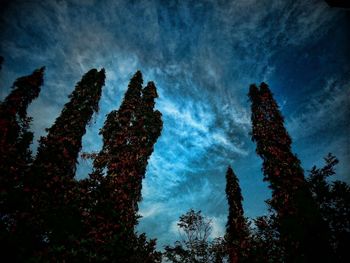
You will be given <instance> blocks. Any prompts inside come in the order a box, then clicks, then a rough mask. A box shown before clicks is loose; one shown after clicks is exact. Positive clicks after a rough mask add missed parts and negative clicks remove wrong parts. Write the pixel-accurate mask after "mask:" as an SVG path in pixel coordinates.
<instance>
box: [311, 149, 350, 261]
mask: <svg viewBox="0 0 350 263" xmlns="http://www.w3.org/2000/svg"><path fill="white" fill-rule="evenodd" d="M324 159H325V163H326V164H325V166H324V167H322V168H316V166H314V167H313V168H312V169H311V171H310V177H309V178H308V179H307V181H308V183H309V186H310V188H311V191H312V193H313V197H314V199H315V200H316V202H317V204H318V205H319V207H320V208H321V213H322V217H323V218H324V219H325V221H326V222H327V223H328V225H329V227H330V230H331V234H332V236H331V238H332V239H331V241H332V247H333V249H334V251H335V255H336V260H334V262H349V261H350V253H349V250H348V245H349V243H350V187H349V185H348V184H346V183H345V182H341V181H333V182H330V181H329V177H330V176H333V175H335V166H336V165H337V164H338V162H339V161H338V159H337V158H336V157H335V156H334V155H332V154H328V155H327V156H326V157H325V158H324Z"/></svg>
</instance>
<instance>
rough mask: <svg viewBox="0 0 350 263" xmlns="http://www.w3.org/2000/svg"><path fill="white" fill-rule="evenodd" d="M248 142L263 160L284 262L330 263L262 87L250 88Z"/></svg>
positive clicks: (318, 221)
mask: <svg viewBox="0 0 350 263" xmlns="http://www.w3.org/2000/svg"><path fill="white" fill-rule="evenodd" d="M249 97H250V100H251V103H252V104H251V107H252V116H251V120H252V125H253V130H252V140H253V141H256V143H257V148H256V152H257V154H258V155H260V156H261V158H262V159H263V172H264V180H265V181H269V183H270V187H271V189H272V199H271V202H270V204H271V206H272V208H273V209H275V210H276V212H277V217H278V222H279V231H280V233H281V242H282V244H283V245H284V246H285V250H286V262H331V261H332V258H331V250H330V246H329V231H328V229H327V227H326V225H325V223H324V221H323V220H322V218H321V216H320V212H319V209H318V207H317V205H316V203H315V202H314V200H313V198H312V195H311V192H310V190H309V188H308V186H307V183H306V181H305V178H304V172H303V169H302V168H301V165H300V161H299V159H298V158H297V157H296V155H294V154H293V153H292V150H291V138H290V136H289V135H288V133H287V131H286V129H285V128H284V120H283V117H282V115H281V112H280V110H279V108H278V105H277V103H276V101H275V100H274V98H273V95H272V93H271V91H270V89H269V87H268V86H267V84H265V83H262V84H261V85H260V87H259V88H258V87H257V86H256V85H251V86H250V91H249Z"/></svg>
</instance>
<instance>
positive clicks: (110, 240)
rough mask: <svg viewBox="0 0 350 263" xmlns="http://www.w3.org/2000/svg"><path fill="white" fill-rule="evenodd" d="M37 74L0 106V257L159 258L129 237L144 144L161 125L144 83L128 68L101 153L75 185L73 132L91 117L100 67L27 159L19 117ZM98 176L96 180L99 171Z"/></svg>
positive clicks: (149, 148)
mask: <svg viewBox="0 0 350 263" xmlns="http://www.w3.org/2000/svg"><path fill="white" fill-rule="evenodd" d="M43 73H44V69H43V68H42V69H39V70H36V71H35V72H34V73H33V74H31V75H30V76H26V77H22V78H19V79H18V80H17V81H16V82H15V83H14V88H13V91H12V92H11V93H10V95H9V96H8V97H7V98H6V99H5V101H4V102H3V103H2V104H1V106H0V124H1V126H0V132H1V144H0V150H1V163H0V165H1V166H0V168H1V176H0V179H1V202H0V204H1V207H0V208H1V210H0V219H1V222H0V223H1V225H0V226H1V235H0V239H1V243H2V244H4V245H3V246H1V252H2V255H3V257H4V258H6V257H7V258H11V261H14V262H17V261H19V262H141V261H142V262H159V261H160V253H158V252H156V251H155V245H156V243H155V240H148V239H147V238H146V236H145V234H141V235H139V234H137V233H136V232H135V226H136V224H137V219H138V215H137V211H138V209H137V205H138V202H139V201H140V200H141V187H142V179H143V178H144V175H145V171H146V166H147V162H148V158H149V156H150V155H151V154H152V152H153V145H154V143H155V142H156V141H157V139H158V137H159V136H160V133H161V129H162V120H161V114H160V112H159V111H155V110H154V105H155V103H154V99H155V98H156V97H157V96H158V95H157V91H156V87H155V85H154V83H153V82H150V83H148V85H147V86H146V87H145V88H144V89H142V87H141V84H142V75H141V72H137V73H136V74H135V76H134V78H133V79H132V80H131V82H130V84H129V88H128V90H127V92H126V94H125V98H124V101H123V103H122V106H121V107H120V109H119V110H118V111H112V112H111V113H110V114H109V115H108V116H107V120H106V123H105V126H104V127H103V129H102V130H101V133H102V135H103V139H104V145H103V149H102V150H101V152H100V154H98V155H97V157H96V159H95V161H94V168H95V169H94V172H93V173H92V174H91V175H90V176H89V178H87V179H84V180H80V181H79V180H76V179H75V178H74V177H75V171H76V163H77V158H78V154H79V152H80V150H81V147H82V136H83V135H84V134H85V132H86V125H87V124H88V123H89V121H90V120H91V117H92V115H93V113H94V112H97V111H98V103H99V100H100V97H101V91H102V86H103V85H104V81H105V71H104V69H102V70H101V71H97V70H96V69H92V70H90V71H89V72H87V73H86V74H85V75H84V76H83V78H82V80H81V81H80V82H78V83H77V85H76V87H75V90H74V91H73V93H72V94H71V95H70V96H69V99H70V101H69V102H68V103H67V104H65V106H64V108H63V110H62V112H61V114H60V116H59V117H58V118H57V119H56V121H55V123H54V124H53V125H52V126H51V128H49V129H47V131H48V134H47V136H45V137H42V138H41V139H40V141H39V147H38V152H37V155H36V157H35V158H34V160H33V158H32V157H31V152H30V150H29V146H30V144H31V141H32V138H33V135H32V133H30V132H29V131H28V127H29V121H30V118H28V117H27V116H26V111H27V107H28V105H29V103H30V102H31V101H32V100H33V99H35V98H36V97H37V96H38V95H39V92H40V87H41V85H42V83H43ZM103 170H106V174H104V173H103Z"/></svg>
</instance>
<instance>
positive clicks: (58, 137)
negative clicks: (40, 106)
mask: <svg viewBox="0 0 350 263" xmlns="http://www.w3.org/2000/svg"><path fill="white" fill-rule="evenodd" d="M104 81H105V70H104V69H102V70H101V71H97V70H96V69H92V70H90V71H88V72H87V73H86V74H85V75H84V76H83V77H82V79H81V81H80V82H78V83H77V85H76V87H75V90H74V91H73V92H72V94H71V95H70V96H69V98H70V101H69V102H68V103H66V104H65V106H64V108H63V110H62V112H61V115H60V116H59V117H58V118H57V119H56V121H55V123H54V124H53V125H52V127H51V128H49V129H48V134H47V136H46V137H42V138H41V139H40V144H39V147H38V153H37V156H36V159H35V160H34V162H33V165H32V167H31V171H30V175H29V176H28V178H27V182H26V183H27V187H28V188H29V190H30V193H29V194H30V195H31V200H32V201H31V204H30V205H31V206H33V207H34V209H32V210H30V213H31V215H32V220H33V221H35V222H34V223H33V224H36V225H37V226H38V231H41V232H42V233H41V235H42V236H44V239H45V240H46V241H45V242H46V243H47V242H49V244H50V245H51V246H52V247H55V246H58V247H60V246H62V245H65V244H68V243H69V242H71V241H72V240H74V238H76V237H74V234H77V233H78V232H79V230H80V227H81V226H80V215H79V207H78V206H79V200H78V198H77V196H76V193H77V190H76V187H77V185H76V181H75V180H74V176H75V170H76V163H77V157H78V154H79V151H80V149H81V147H82V136H83V135H84V134H85V132H86V125H87V124H88V122H89V121H90V120H91V117H92V114H93V113H94V112H96V111H98V102H99V100H100V97H101V91H102V86H103V85H104Z"/></svg>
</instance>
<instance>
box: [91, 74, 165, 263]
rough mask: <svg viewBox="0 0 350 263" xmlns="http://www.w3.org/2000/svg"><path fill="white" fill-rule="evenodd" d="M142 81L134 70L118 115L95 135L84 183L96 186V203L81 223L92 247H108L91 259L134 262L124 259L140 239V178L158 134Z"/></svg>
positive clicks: (149, 92)
mask: <svg viewBox="0 0 350 263" xmlns="http://www.w3.org/2000/svg"><path fill="white" fill-rule="evenodd" d="M142 82H143V81H142V74H141V72H140V71H138V72H136V74H135V75H134V76H133V77H132V79H131V80H130V83H129V86H128V90H127V91H126V93H125V96H124V100H123V102H122V104H121V106H120V108H119V110H118V111H112V112H111V113H110V114H108V116H107V119H106V122H105V124H104V127H103V128H102V130H101V134H102V135H103V142H104V144H103V147H102V150H101V152H100V153H99V154H98V155H97V157H96V159H95V160H94V171H93V173H92V174H91V175H90V180H93V181H95V182H96V187H94V190H93V191H91V195H96V193H98V194H97V198H98V202H97V204H96V206H93V207H92V208H91V209H92V214H94V216H93V217H90V218H87V219H86V221H87V224H88V225H90V226H91V227H92V228H91V231H90V233H89V235H90V237H91V236H92V237H93V240H95V242H97V243H101V244H109V245H108V246H106V245H102V246H99V245H98V244H96V245H95V248H96V249H101V251H99V252H98V253H97V254H105V255H111V256H110V258H119V259H123V261H124V262H134V261H131V259H130V257H131V256H132V255H133V257H135V253H136V252H135V251H134V250H133V244H134V243H135V240H139V238H140V237H138V236H137V235H136V233H135V226H136V224H137V222H138V217H139V216H138V215H137V211H138V202H139V201H140V200H141V188H142V179H143V178H144V176H145V171H146V166H147V162H148V158H149V156H150V155H151V153H152V152H153V145H154V143H155V142H156V140H157V139H158V137H159V135H160V132H161V129H162V121H161V114H160V113H159V112H158V111H154V109H153V108H154V99H155V98H156V97H157V92H156V88H155V86H154V84H153V83H149V84H148V85H147V87H146V88H144V89H142ZM104 169H105V170H106V176H105V177H104V176H102V174H103V171H104ZM150 242H154V241H150ZM142 253H143V252H142ZM146 258H147V257H143V261H144V260H146ZM148 258H150V260H151V261H150V262H153V261H152V260H158V258H159V255H158V254H156V253H155V254H152V253H151V254H150V255H149V257H148ZM152 258H153V259H152ZM140 259H141V258H140Z"/></svg>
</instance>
